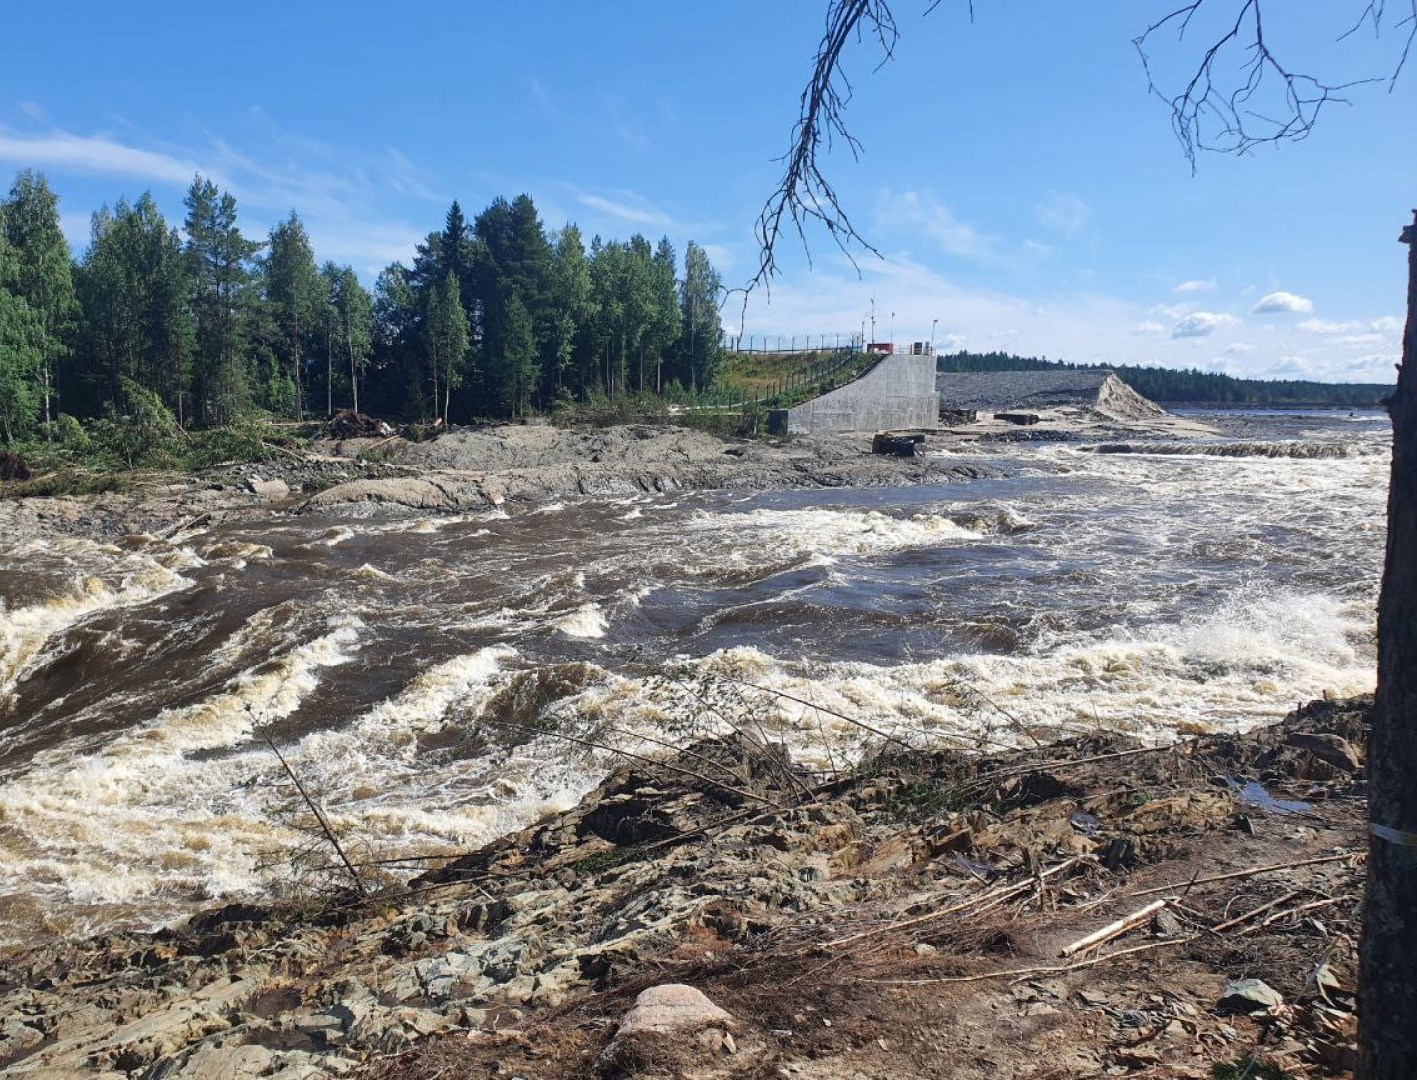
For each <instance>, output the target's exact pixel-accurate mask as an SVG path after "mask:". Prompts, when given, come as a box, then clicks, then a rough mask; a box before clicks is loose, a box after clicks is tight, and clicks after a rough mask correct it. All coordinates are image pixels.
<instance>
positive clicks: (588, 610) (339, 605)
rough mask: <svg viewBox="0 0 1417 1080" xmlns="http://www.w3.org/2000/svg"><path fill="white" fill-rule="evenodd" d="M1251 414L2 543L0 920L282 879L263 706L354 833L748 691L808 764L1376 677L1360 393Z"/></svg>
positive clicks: (196, 902) (714, 716) (1342, 690)
mask: <svg viewBox="0 0 1417 1080" xmlns="http://www.w3.org/2000/svg"><path fill="white" fill-rule="evenodd" d="M1276 430H1277V431H1278V433H1279V434H1281V435H1282V436H1283V438H1282V439H1280V440H1277V441H1276V440H1274V439H1271V440H1269V441H1265V440H1260V441H1256V440H1254V439H1250V440H1248V441H1247V442H1246V443H1243V444H1241V443H1238V442H1237V441H1236V440H1235V439H1224V438H1220V439H1216V440H1213V441H1211V442H1209V443H1205V444H1201V445H1199V446H1197V445H1190V444H1177V445H1165V446H1160V447H1156V448H1153V449H1152V450H1151V451H1148V450H1147V447H1146V445H1145V444H1141V443H1135V444H1131V445H1129V446H1119V445H1112V446H1107V447H1101V448H1099V447H1089V446H1086V445H1077V444H1060V443H1042V444H1019V445H1000V446H995V447H992V448H976V449H974V450H971V451H969V452H968V453H965V454H961V455H958V456H960V457H961V458H962V459H963V458H968V457H971V456H972V457H976V458H978V459H980V460H982V461H983V462H985V463H987V464H989V465H990V466H992V467H993V468H995V469H997V470H999V471H1000V472H1001V473H1002V474H1003V478H1001V479H995V480H987V481H978V482H974V483H970V484H955V485H945V486H919V487H907V488H871V489H858V490H810V491H792V492H787V493H782V492H779V493H766V494H759V495H754V496H752V497H749V498H744V497H742V496H729V495H725V494H721V493H719V494H702V495H694V496H683V497H677V498H676V497H661V496H655V497H649V496H646V497H642V498H637V499H624V500H619V501H606V500H596V499H586V500H581V501H577V502H568V503H566V504H564V505H560V504H558V505H551V506H546V507H544V508H541V509H538V510H535V511H531V512H524V513H518V514H515V515H513V516H506V515H503V514H484V515H476V516H464V517H433V518H418V517H412V516H408V517H401V518H398V519H389V518H382V519H377V518H375V519H367V520H359V519H351V518H349V517H348V516H345V517H341V518H339V519H334V518H327V519H320V518H316V517H296V516H290V515H275V516H272V517H270V518H269V519H267V520H259V521H255V520H247V521H244V522H242V523H241V524H239V525H232V526H224V527H220V528H216V529H212V530H210V531H204V532H198V533H191V534H186V535H179V536H177V537H175V538H174V539H172V540H171V541H163V540H159V539H156V538H154V537H151V536H138V537H130V538H128V539H126V540H124V541H123V542H120V543H116V544H111V545H104V544H98V543H93V542H89V541H82V540H66V541H58V542H56V541H54V540H44V541H42V542H41V541H31V542H22V543H19V544H13V543H11V544H9V545H0V595H3V597H4V601H5V607H4V609H3V610H0V785H3V787H0V944H4V943H9V944H15V943H23V942H32V941H38V940H42V939H44V938H46V937H50V936H53V935H56V934H60V935H67V934H76V933H86V932H93V931H95V930H101V929H108V928H114V927H151V926H155V925H159V924H161V923H163V922H165V921H170V920H172V919H173V918H176V917H178V916H180V915H181V914H183V913H185V912H188V911H191V910H193V909H194V908H196V907H199V906H203V905H209V904H211V903H213V902H218V901H220V900H222V899H224V898H228V897H241V896H260V895H268V894H269V893H271V892H272V891H278V890H279V889H281V888H284V887H286V885H287V884H288V882H289V880H290V878H291V875H292V871H291V868H290V864H291V859H290V856H291V854H292V853H293V852H297V851H299V850H301V849H303V848H304V847H306V846H307V845H308V843H309V837H308V835H307V834H306V833H304V832H302V831H301V830H300V829H299V828H297V827H296V826H297V825H298V824H299V822H298V820H297V818H298V814H297V812H296V810H295V808H294V805H293V799H292V792H291V790H290V785H289V784H288V783H287V781H286V779H285V776H284V773H283V772H282V770H281V768H280V766H279V764H278V763H277V761H276V759H275V757H274V755H273V754H272V752H271V750H270V748H269V747H268V746H267V744H266V742H265V741H264V736H263V735H262V732H264V733H265V735H268V736H269V737H270V738H271V739H272V740H273V741H274V742H275V743H276V744H277V745H278V746H280V748H281V750H282V752H283V754H284V756H285V758H286V760H287V761H288V762H289V763H290V765H291V767H292V768H293V769H294V770H295V771H296V772H297V773H298V774H299V775H300V777H301V778H302V780H303V781H304V782H305V783H306V785H307V786H308V787H309V788H310V789H312V791H313V792H314V793H315V794H316V795H317V797H318V799H319V801H320V802H321V803H322V804H323V805H324V806H325V808H326V810H327V811H328V814H329V816H330V818H331V819H332V820H333V821H334V822H335V824H336V825H337V827H338V828H339V829H341V830H342V832H343V833H344V835H345V836H346V839H347V842H348V844H349V845H350V847H351V849H352V850H354V851H355V852H356V853H357V854H359V855H360V856H362V857H373V858H377V857H379V856H391V855H398V856H407V855H414V854H428V853H436V852H455V851H462V850H466V849H467V848H468V847H470V846H475V845H477V844H479V843H481V842H484V841H486V840H489V839H491V838H492V837H494V836H496V835H498V834H501V833H504V832H506V831H508V830H510V829H513V828H516V827H518V826H520V825H522V824H524V823H526V822H528V821H530V820H533V819H535V818H537V817H539V816H540V815H542V814H544V813H546V812H547V811H549V810H552V809H557V808H562V807H565V806H567V805H570V804H572V803H574V802H575V801H576V799H577V798H578V797H579V796H580V795H581V794H582V793H583V792H584V791H586V790H588V789H589V788H590V787H592V786H593V785H594V784H595V783H596V782H597V781H598V780H599V779H600V777H601V776H603V775H604V772H605V770H606V769H607V768H608V767H609V764H610V762H611V759H610V758H609V756H608V755H606V754H605V753H603V752H599V751H594V750H592V749H590V748H588V747H587V745H586V743H587V742H589V743H607V744H614V745H616V746H620V747H623V748H627V749H632V750H636V751H640V752H645V751H647V750H648V751H652V750H654V749H656V748H658V747H660V746H662V745H664V744H665V743H670V742H674V741H676V740H682V739H683V738H685V737H686V736H687V735H689V734H691V733H693V732H696V731H707V730H725V729H726V728H727V727H728V726H729V725H730V724H732V725H739V726H746V727H749V728H751V729H753V730H757V729H758V727H759V726H761V728H762V729H763V730H765V731H767V732H768V733H769V734H770V735H771V736H772V737H773V738H778V739H783V740H785V741H786V742H787V743H788V744H789V745H790V746H791V747H792V748H793V750H794V752H795V754H796V755H797V756H798V758H799V759H800V760H802V761H804V762H806V763H808V764H810V765H811V766H813V767H815V768H818V769H821V770H823V771H827V770H830V769H833V768H839V767H842V766H843V765H845V764H846V763H848V762H849V761H850V760H851V758H852V756H853V755H854V754H855V753H857V752H858V751H859V749H860V747H861V744H862V740H863V739H864V738H866V737H867V733H866V731H865V729H864V728H863V727H861V726H860V725H859V724H858V723H856V722H860V723H864V724H867V725H870V726H871V727H872V728H875V729H878V730H882V731H889V732H891V733H893V734H895V735H898V736H900V737H902V738H905V739H908V740H910V741H912V742H915V743H919V744H921V745H926V744H931V743H933V744H940V745H954V746H966V747H975V746H992V745H999V744H1016V743H1018V742H1019V741H1020V740H1024V739H1029V738H1047V737H1053V736H1056V735H1059V734H1066V733H1072V732H1079V731H1092V730H1095V729H1098V728H1103V729H1109V730H1121V731H1126V732H1131V733H1135V734H1137V735H1140V736H1142V737H1143V738H1147V739H1152V740H1162V739H1167V738H1171V737H1174V736H1175V735H1176V734H1177V733H1182V732H1191V731H1200V730H1221V729H1234V728H1238V727H1244V726H1248V725H1252V724H1255V723H1258V722H1261V721H1263V720H1265V719H1268V718H1274V717H1278V716H1280V715H1282V714H1283V713H1284V712H1286V711H1287V710H1288V709H1290V708H1292V707H1293V706H1294V704H1295V703H1296V702H1299V701H1302V700H1307V699H1309V698H1312V697H1316V696H1319V695H1321V694H1323V693H1325V692H1330V693H1334V694H1340V695H1342V694H1350V693H1357V692H1361V691H1364V690H1368V689H1371V686H1372V681H1373V674H1372V667H1373V658H1374V649H1373V641H1372V635H1373V605H1374V600H1375V598H1376V593H1377V582H1378V574H1379V571H1380V564H1381V552H1382V542H1383V535H1384V520H1383V512H1384V499H1385V489H1386V473H1387V468H1388V447H1389V443H1390V436H1389V429H1388V426H1387V422H1386V419H1385V418H1384V417H1382V416H1381V415H1380V414H1376V413H1368V414H1360V415H1358V416H1347V415H1344V414H1331V415H1321V414H1315V415H1312V416H1288V417H1285V418H1283V423H1277V424H1276ZM1157 450H1159V451H1160V452H1156V451H1157ZM1099 451H1101V452H1099ZM538 729H550V730H553V731H555V732H557V733H558V734H556V735H550V734H546V733H545V732H544V730H538ZM565 735H570V736H573V737H574V738H576V739H579V740H582V741H581V742H572V741H569V740H568V739H566V738H564V737H562V736H565Z"/></svg>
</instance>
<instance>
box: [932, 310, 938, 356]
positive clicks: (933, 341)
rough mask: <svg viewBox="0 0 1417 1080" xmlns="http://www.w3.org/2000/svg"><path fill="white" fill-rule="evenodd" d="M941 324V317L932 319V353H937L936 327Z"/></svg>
mask: <svg viewBox="0 0 1417 1080" xmlns="http://www.w3.org/2000/svg"><path fill="white" fill-rule="evenodd" d="M939 325H940V320H939V319H937V318H936V319H931V320H930V355H931V356H933V355H935V327H937V326H939Z"/></svg>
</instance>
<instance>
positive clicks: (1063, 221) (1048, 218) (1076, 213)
mask: <svg viewBox="0 0 1417 1080" xmlns="http://www.w3.org/2000/svg"><path fill="white" fill-rule="evenodd" d="M1033 216H1034V217H1036V218H1037V219H1038V222H1039V224H1041V225H1042V226H1043V227H1044V228H1045V229H1049V230H1051V231H1053V232H1055V233H1057V234H1058V235H1059V236H1062V237H1066V238H1068V239H1071V238H1072V237H1074V236H1076V235H1077V234H1078V233H1080V232H1082V229H1083V226H1084V225H1086V224H1087V219H1088V218H1089V217H1091V216H1092V207H1090V206H1088V205H1087V203H1086V202H1084V201H1083V199H1082V197H1081V196H1079V195H1073V194H1070V193H1067V192H1059V191H1052V192H1049V193H1048V196H1047V198H1045V199H1043V201H1041V202H1039V203H1035V204H1034V207H1033Z"/></svg>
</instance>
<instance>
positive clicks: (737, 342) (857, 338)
mask: <svg viewBox="0 0 1417 1080" xmlns="http://www.w3.org/2000/svg"><path fill="white" fill-rule="evenodd" d="M863 345H864V342H863V341H862V338H861V335H860V334H857V333H841V334H739V335H737V336H732V335H727V334H725V335H724V337H723V347H724V348H725V349H727V350H728V351H729V352H746V353H800V352H818V351H823V352H824V351H826V350H829V349H830V350H836V349H851V350H853V351H855V352H859V351H860V350H861V348H862V346H863Z"/></svg>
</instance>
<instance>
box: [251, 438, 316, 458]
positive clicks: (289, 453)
mask: <svg viewBox="0 0 1417 1080" xmlns="http://www.w3.org/2000/svg"><path fill="white" fill-rule="evenodd" d="M261 445H262V446H263V447H265V448H266V449H267V450H274V451H275V452H276V453H278V454H284V455H285V456H286V457H293V458H294V459H295V460H296V461H304V460H305V455H304V454H297V453H296V452H295V451H294V450H287V449H286V448H285V447H284V446H277V445H276V444H275V443H273V442H267V441H266V440H265V439H262V440H261Z"/></svg>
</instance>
